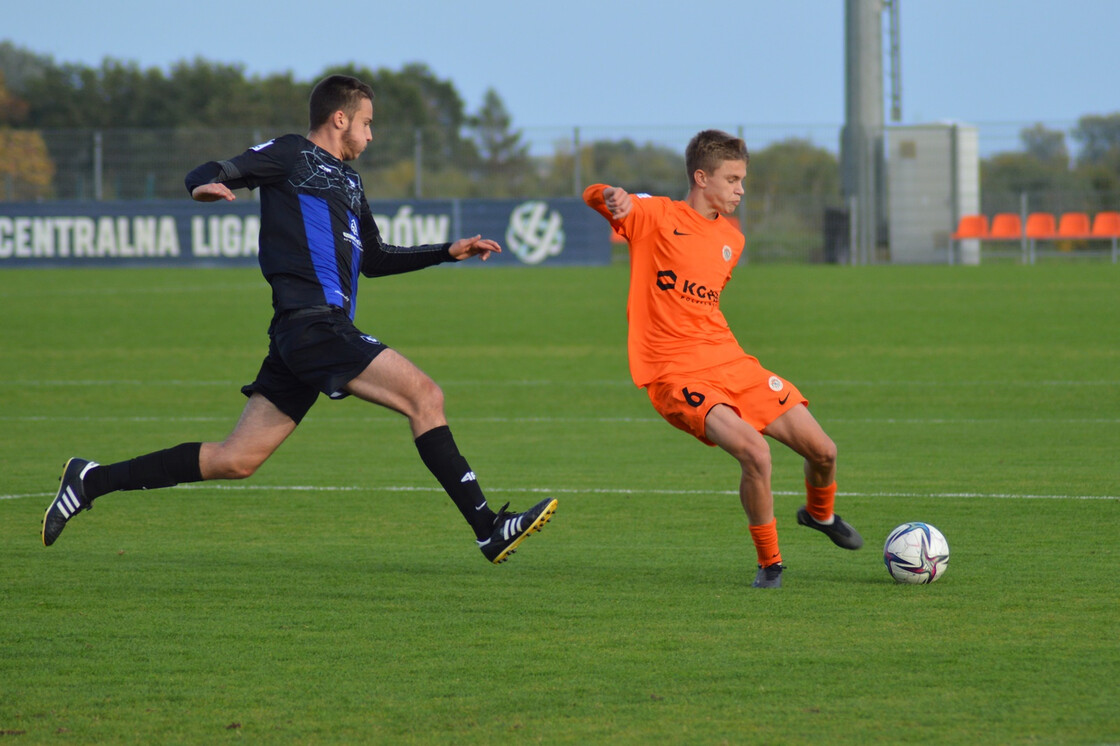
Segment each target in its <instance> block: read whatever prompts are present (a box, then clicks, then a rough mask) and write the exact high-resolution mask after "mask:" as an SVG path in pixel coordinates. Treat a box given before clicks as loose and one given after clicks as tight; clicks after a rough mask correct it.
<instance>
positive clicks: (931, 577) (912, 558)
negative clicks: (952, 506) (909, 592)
mask: <svg viewBox="0 0 1120 746" xmlns="http://www.w3.org/2000/svg"><path fill="white" fill-rule="evenodd" d="M883 563H884V564H885V565H886V566H887V572H889V573H890V574H891V577H892V578H894V579H895V580H897V581H898V582H899V583H915V584H917V583H932V582H933V581H935V580H937V579H938V578H940V577H941V576H942V575H944V574H945V570H946V569H947V568H948V567H949V542H947V541H945V536H944V535H943V534H942V533H941V532H940V531H938V530H937V529H936V528H934V527H933V526H931V525H929V524H928V523H922V522H920V521H912V522H910V523H904V524H902V525H901V526H899V527H898V528H896V529H895V530H894V531H891V532H890V534H889V535H888V536H887V543H886V544H884V545H883Z"/></svg>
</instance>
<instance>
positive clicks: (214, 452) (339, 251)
mask: <svg viewBox="0 0 1120 746" xmlns="http://www.w3.org/2000/svg"><path fill="white" fill-rule="evenodd" d="M309 109H310V131H309V132H308V134H307V137H302V136H300V135H294V134H293V135H284V136H283V137H279V138H276V139H275V140H270V141H268V142H266V143H263V144H261V145H257V146H255V147H253V148H250V149H249V150H247V151H245V152H244V153H242V154H241V155H239V156H236V157H235V158H231V159H230V160H228V161H211V162H209V163H205V164H203V165H201V166H199V167H198V168H196V169H194V170H193V171H191V172H190V173H189V174H188V175H187V178H186V185H187V189H188V191H190V193H191V197H193V198H194V199H195V200H197V201H199V202H215V201H219V200H233V199H234V194H233V192H232V191H231V189H237V188H243V187H247V188H250V189H253V188H259V189H260V190H261V191H260V199H261V229H260V241H259V246H260V248H259V258H260V265H261V272H262V273H263V274H264V277H265V279H266V280H267V281H268V283H269V285H271V286H272V305H273V311H274V313H273V317H272V323H271V325H270V327H269V347H268V356H267V357H266V358H265V360H264V362H263V363H262V365H261V368H260V372H259V373H258V374H257V378H256V380H255V381H253V383H251V384H249V385H248V386H245V387H244V388H242V392H243V393H244V394H245V395H246V396H247V397H249V401H248V403H247V404H246V405H245V409H244V410H243V412H242V414H241V418H240V420H239V421H238V422H237V425H236V426H235V427H234V429H233V432H231V433H230V434H229V436H228V437H227V438H226V439H225V440H224V441H222V442H220V443H182V444H180V445H178V446H175V447H174V448H169V449H166V450H162V451H156V452H154V453H149V454H147V455H144V456H139V457H137V458H134V459H131V460H128V461H121V462H119V463H115V464H109V465H106V466H101V465H99V464H97V463H96V462H93V461H88V460H86V459H80V458H72V459H70V460H69V461H68V462H67V463H66V466H65V468H64V470H63V474H62V479H61V484H60V486H59V490H58V494H57V496H56V497H55V499H54V500H53V501H52V502H51V504H50V507H48V508H47V512H46V514H45V515H44V517H43V544H45V545H46V546H50V545H51V544H53V543H54V541H55V540H56V539H57V538H58V535H59V533H61V531H62V529H63V528H64V527H65V526H66V523H67V521H68V520H70V519H71V518H72V517H73V516H74V515H76V514H77V513H79V512H81V511H82V510H88V509H89V508H90V507H91V505H92V502H93V500H94V499H96V498H98V497H100V496H102V495H105V494H107V493H109V492H114V491H116V490H138V489H154V488H158V487H170V486H172V485H175V484H183V483H187V482H198V481H202V480H209V479H244V478H246V477H248V476H250V475H252V474H253V473H254V472H255V471H256V470H257V468H258V467H259V466H260V465H261V464H263V463H264V462H265V460H266V459H268V457H269V456H271V455H272V453H273V452H274V451H275V450H276V449H277V448H278V447H279V446H280V444H281V443H283V442H284V440H285V439H286V438H287V437H288V436H289V435H291V434H292V432H293V431H294V430H295V429H296V426H297V425H298V424H299V422H300V420H302V419H303V417H304V415H306V414H307V412H308V410H309V409H310V408H311V405H312V404H314V403H315V400H316V399H317V398H318V396H319V394H320V393H323V394H327V395H328V396H330V397H331V398H332V399H338V398H342V397H344V396H348V395H351V394H352V395H354V396H357V397H358V398H360V399H364V400H365V401H369V402H372V403H374V404H379V405H381V406H384V407H387V408H389V409H392V410H395V411H397V412H400V413H401V414H403V415H404V416H405V417H407V418H408V421H409V425H410V426H411V428H412V436H413V438H414V439H415V443H416V448H417V450H418V451H419V452H420V458H421V460H422V461H423V462H424V464H425V466H427V467H428V469H429V470H430V471H431V472H432V474H433V475H434V476H435V477H436V479H437V480H438V481H439V483H440V484H441V485H442V486H443V488H444V489H445V490H446V491H447V494H448V495H449V496H450V497H451V499H452V501H454V503H455V505H456V507H458V509H459V511H460V512H461V513H462V514H463V517H464V518H466V520H467V523H469V524H470V526H471V528H472V529H473V530H474V532H475V536H476V538H477V540H478V546H479V548H480V549H481V550H482V554H483V555H484V556H485V557H486V558H487V559H488V560H490V561H491V562H493V563H494V564H498V563H500V562H504V561H505V560H506V559H507V558H508V557H509V555H510V554H512V553H513V551H514V549H515V548H516V547H517V546H518V545H519V544H520V543H521V541H522V540H523V539H525V537H526V536H528V535H529V534H531V533H533V532H535V531H539V530H540V528H541V527H542V526H543V525H544V524H545V523H547V522H548V520H549V518H551V516H552V514H553V513H554V512H555V510H556V504H557V501H556V500H555V499H551V498H549V499H545V500H542V501H540V502H539V503H537V504H536V505H534V506H533V507H532V508H530V509H529V510H527V511H526V512H524V513H512V512H508V511H507V510H506V508H507V507H508V503H507V505H506V506H505V507H503V508H502V509H501V510H499V511H498V512H497V513H494V511H493V510H492V509H491V508H490V507H489V505H488V504H487V502H486V498H485V496H484V495H483V493H482V490H481V488H480V487H479V485H478V480H477V479H476V477H475V474H474V472H473V471H472V470H471V468H470V466H469V465H468V464H467V461H466V459H464V458H463V456H461V455H460V453H459V449H458V447H457V446H456V445H455V439H454V438H453V437H452V435H451V430H450V429H449V428H448V426H447V419H446V418H445V416H444V411H443V392H442V391H441V390H440V388H439V386H437V385H436V383H435V382H434V381H432V379H431V378H429V377H428V376H427V375H426V374H425V373H424V372H423V371H421V370H420V369H419V368H417V367H416V366H415V365H413V364H412V363H411V362H409V361H408V360H407V359H406V358H405V357H404V356H403V355H401V354H399V353H398V352H396V351H394V350H392V349H390V348H389V347H387V346H385V345H384V344H382V343H381V342H380V341H379V340H377V339H376V338H374V337H372V336H369V335H366V334H363V333H362V332H361V331H359V330H358V329H357V328H356V327H355V326H354V323H353V321H354V311H355V296H356V293H357V289H358V275H359V273H361V274H364V275H366V276H367V277H381V276H384V275H391V274H398V273H401V272H411V271H413V270H417V269H422V268H424V267H429V266H432V265H435V264H440V263H441V262H453V261H461V260H463V259H467V258H470V257H474V256H477V257H479V258H480V259H482V260H483V261H485V260H486V259H487V258H488V257H489V256H490V254H491V252H498V251H501V248H500V247H499V246H498V244H497V243H496V242H494V241H492V240H490V239H485V238H482V237H481V236H474V237H473V238H464V239H459V240H458V241H455V242H454V243H448V244H437V245H427V246H414V247H409V248H405V247H400V246H389V245H386V244H385V243H384V242H383V241H382V240H381V235H380V233H379V231H378V229H377V224H376V223H375V222H374V220H373V216H372V214H371V212H370V208H369V204H368V202H367V201H366V196H365V192H364V190H363V188H362V180H361V177H359V176H358V173H357V172H356V171H354V170H353V169H352V168H350V166H348V165H346V161H351V160H353V159H355V158H357V157H358V156H359V155H360V154H361V153H362V151H363V150H365V148H366V145H368V144H369V142H370V140H371V139H372V134H371V131H370V125H371V123H372V122H373V89H372V88H370V87H369V86H368V85H367V84H365V83H363V82H362V81H360V80H358V79H356V78H352V77H349V76H345V75H332V76H330V77H327V78H325V79H324V80H322V81H320V82H319V83H318V84H317V85H316V86H315V89H314V90H313V91H312V93H311V99H310V103H309Z"/></svg>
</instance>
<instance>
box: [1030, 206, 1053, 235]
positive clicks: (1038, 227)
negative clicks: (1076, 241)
mask: <svg viewBox="0 0 1120 746" xmlns="http://www.w3.org/2000/svg"><path fill="white" fill-rule="evenodd" d="M1057 234H1058V229H1057V227H1056V226H1055V224H1054V216H1053V215H1051V214H1050V213H1048V212H1032V213H1031V214H1030V215H1028V216H1027V238H1029V239H1031V240H1036V241H1048V240H1051V239H1053V238H1055V237H1056V236H1057Z"/></svg>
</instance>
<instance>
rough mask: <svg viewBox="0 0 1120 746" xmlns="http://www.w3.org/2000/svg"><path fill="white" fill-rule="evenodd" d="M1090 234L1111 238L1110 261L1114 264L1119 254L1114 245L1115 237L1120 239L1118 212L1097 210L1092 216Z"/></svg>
mask: <svg viewBox="0 0 1120 746" xmlns="http://www.w3.org/2000/svg"><path fill="white" fill-rule="evenodd" d="M1090 235H1092V237H1093V238H1104V239H1109V238H1110V239H1112V263H1113V264H1116V260H1117V258H1118V256H1120V253H1118V252H1117V246H1116V243H1117V239H1120V212H1098V213H1097V214H1096V216H1095V217H1094V218H1093V230H1092V231H1091V232H1090Z"/></svg>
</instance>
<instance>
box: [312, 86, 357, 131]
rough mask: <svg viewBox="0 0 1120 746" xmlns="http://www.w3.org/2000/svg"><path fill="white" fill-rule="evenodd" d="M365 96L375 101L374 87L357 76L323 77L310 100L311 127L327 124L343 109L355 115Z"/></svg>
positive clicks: (348, 113) (344, 111)
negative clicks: (333, 115)
mask: <svg viewBox="0 0 1120 746" xmlns="http://www.w3.org/2000/svg"><path fill="white" fill-rule="evenodd" d="M364 98H368V99H369V100H370V101H373V89H372V88H370V86H369V84H367V83H363V82H362V81H360V80H358V79H357V78H354V77H351V76H349V75H329V76H327V77H325V78H323V79H322V80H320V81H319V82H318V83H316V84H315V88H314V89H313V90H312V91H311V100H310V101H309V102H308V120H309V122H310V125H311V129H313V130H314V129H318V128H319V127H320V126H322V125H324V124H326V123H327V121H328V120H329V119H330V118H331V115H332V114H334V113H335V112H336V111H341V112H342V113H343V114H345V115H346V116H348V117H352V116H354V112H356V111H357V110H358V107H359V106H361V103H362V99H364Z"/></svg>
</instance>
